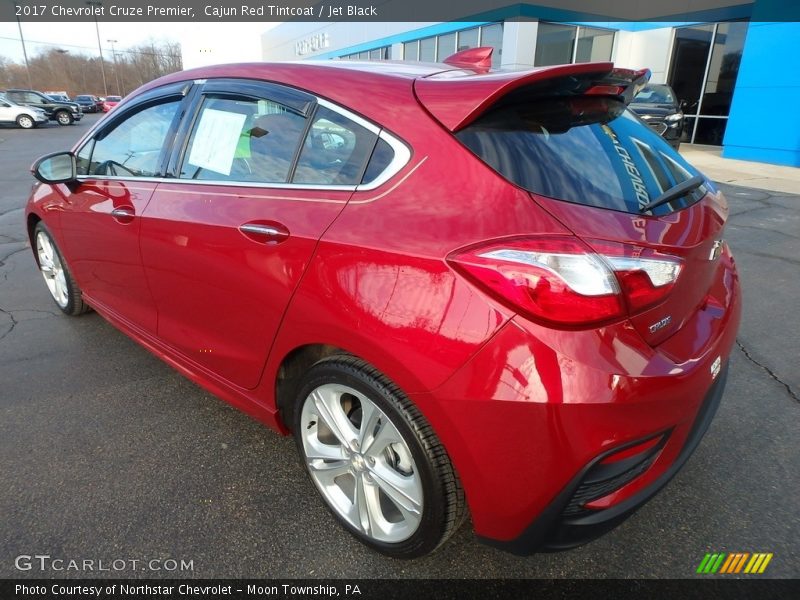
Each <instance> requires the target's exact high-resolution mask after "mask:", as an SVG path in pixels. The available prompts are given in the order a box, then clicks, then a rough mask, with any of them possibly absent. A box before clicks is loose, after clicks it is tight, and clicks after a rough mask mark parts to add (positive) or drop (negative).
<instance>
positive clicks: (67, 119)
mask: <svg viewBox="0 0 800 600" xmlns="http://www.w3.org/2000/svg"><path fill="white" fill-rule="evenodd" d="M56 121H58V124H59V125H72V123H73V122H74V121H75V119H74V118H73V117H72V115H71V114H70V113H69V111H66V110H60V111H58V112H57V113H56Z"/></svg>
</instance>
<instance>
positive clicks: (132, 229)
mask: <svg viewBox="0 0 800 600" xmlns="http://www.w3.org/2000/svg"><path fill="white" fill-rule="evenodd" d="M155 188H156V184H155V183H151V182H145V181H132V182H122V181H103V180H99V179H97V180H94V179H93V180H88V181H85V182H83V183H81V184H80V185H78V186H77V187H76V188H75V190H74V191H73V192H72V193H71V194H70V195H69V197H68V200H66V201H65V204H64V210H63V212H62V213H61V235H63V237H64V246H63V248H64V249H65V251H66V253H67V256H68V257H69V258H68V260H69V264H70V267H71V268H72V271H73V274H74V276H75V278H76V279H77V281H78V284H79V285H80V286H81V289H82V290H83V291H84V292H86V294H88V295H89V296H91V297H92V298H94V299H95V300H97V301H99V302H102V303H103V304H104V305H105V306H108V307H109V308H111V309H113V310H114V311H116V312H118V313H119V314H122V315H125V316H126V318H128V319H129V320H130V321H131V322H133V323H135V324H136V325H137V326H139V327H141V328H142V329H144V330H145V331H148V332H151V333H155V331H156V319H157V316H156V308H155V306H154V305H153V298H152V295H151V294H150V288H149V287H148V285H147V280H146V278H145V275H144V269H143V268H142V260H141V257H140V255H139V235H140V232H141V224H142V223H141V219H140V218H139V217H141V215H142V213H143V212H144V209H145V207H146V206H147V203H148V202H149V201H150V197H151V196H152V194H153V190H155ZM115 209H123V210H126V209H127V210H130V211H131V212H132V214H133V215H134V216H133V218H124V217H123V218H117V217H114V216H113V215H112V214H111V211H113V210H115Z"/></svg>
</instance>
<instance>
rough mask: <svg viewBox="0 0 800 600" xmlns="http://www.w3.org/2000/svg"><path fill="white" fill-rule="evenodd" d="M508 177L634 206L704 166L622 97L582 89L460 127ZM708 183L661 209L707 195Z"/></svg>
mask: <svg viewBox="0 0 800 600" xmlns="http://www.w3.org/2000/svg"><path fill="white" fill-rule="evenodd" d="M456 136H457V137H458V139H459V140H461V142H462V143H463V144H464V145H466V146H467V148H469V149H470V150H471V151H472V152H473V153H475V154H476V155H477V156H478V157H479V158H481V160H483V161H484V162H486V163H487V164H488V165H489V166H490V167H492V168H493V169H494V170H495V171H497V172H498V173H500V175H502V176H503V177H505V178H506V179H508V180H509V181H511V182H512V183H515V184H517V185H519V186H520V187H523V188H525V189H527V190H529V191H531V192H534V193H536V194H540V195H542V196H548V197H550V198H556V199H559V200H566V201H567V202H574V203H578V204H586V205H589V206H597V207H601V208H609V209H613V210H619V211H624V212H629V213H638V212H641V209H642V208H643V207H644V206H646V205H647V204H648V203H649V202H651V201H653V200H654V199H656V198H657V197H658V196H660V195H661V194H662V193H663V192H665V191H666V190H667V189H669V188H671V187H674V186H675V185H676V184H678V183H681V182H682V181H685V180H687V179H690V178H691V177H693V176H695V175H698V174H699V173H698V171H697V170H696V169H694V168H693V167H692V166H691V165H689V163H687V162H686V161H685V160H684V159H683V157H681V156H680V154H678V153H677V152H675V150H673V149H672V148H671V147H670V146H669V144H667V143H666V142H665V141H664V140H663V139H662V138H661V136H659V135H658V134H656V133H654V132H653V131H652V130H651V129H650V128H649V127H647V126H646V125H644V124H643V123H642V121H641V120H640V119H639V118H638V117H637V116H636V115H634V114H633V113H632V112H630V111H629V110H627V109H626V108H625V105H624V104H623V103H622V102H619V101H617V100H612V99H608V98H598V97H590V96H589V97H587V96H576V97H558V98H543V99H541V100H535V101H531V102H527V103H525V104H517V105H511V106H504V107H500V108H497V109H494V110H492V111H490V112H488V113H487V114H485V115H483V116H482V117H481V118H480V119H478V120H476V121H475V122H474V123H473V124H471V125H470V126H468V127H466V128H465V129H463V130H462V131H460V132H458V133H457V134H456ZM704 193H705V192H704V189H703V187H700V188H698V189H697V190H695V191H693V192H690V193H689V194H687V195H685V196H683V197H681V198H677V199H675V200H673V201H672V202H668V203H667V204H664V205H662V206H660V207H658V208H656V209H654V210H653V214H656V215H659V214H666V213H669V212H672V211H674V210H680V209H681V208H684V207H686V206H688V205H689V204H692V203H693V202H696V201H697V200H699V199H700V198H702V196H703V194H704Z"/></svg>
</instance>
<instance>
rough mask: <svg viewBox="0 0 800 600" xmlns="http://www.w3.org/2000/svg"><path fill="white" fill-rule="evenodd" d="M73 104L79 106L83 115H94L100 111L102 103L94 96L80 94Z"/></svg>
mask: <svg viewBox="0 0 800 600" xmlns="http://www.w3.org/2000/svg"><path fill="white" fill-rule="evenodd" d="M75 103H76V104H78V105H80V107H81V109H82V110H83V112H85V113H96V112H98V111H99V110H101V109H102V106H103V103H102V102H100V100H99V99H98V98H97V97H96V96H91V95H89V94H81V95H79V96H75Z"/></svg>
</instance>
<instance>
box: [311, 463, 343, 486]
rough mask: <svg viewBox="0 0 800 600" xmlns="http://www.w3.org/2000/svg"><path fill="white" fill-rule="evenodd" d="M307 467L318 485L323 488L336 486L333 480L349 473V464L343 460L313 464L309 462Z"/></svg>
mask: <svg viewBox="0 0 800 600" xmlns="http://www.w3.org/2000/svg"><path fill="white" fill-rule="evenodd" d="M308 466H309V468H310V469H311V471H312V473H313V475H314V477H315V478H316V479H317V481H318V482H319V483H320V485H322V486H325V487H329V486H332V485H336V482H335V481H334V479H336V478H337V477H341V476H342V475H347V474H349V473H350V462H349V461H345V460H339V461H335V462H324V461H314V462H313V463H311V462H309V463H308Z"/></svg>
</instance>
